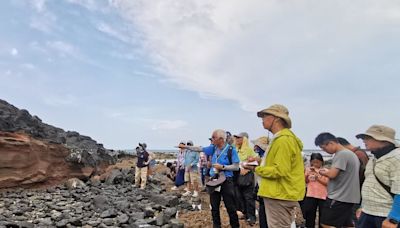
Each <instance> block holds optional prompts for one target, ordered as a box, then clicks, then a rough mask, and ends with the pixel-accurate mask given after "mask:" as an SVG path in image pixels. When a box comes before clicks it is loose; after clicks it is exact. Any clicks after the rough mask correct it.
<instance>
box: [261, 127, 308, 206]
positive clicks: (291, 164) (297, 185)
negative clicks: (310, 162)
mask: <svg viewBox="0 0 400 228" xmlns="http://www.w3.org/2000/svg"><path fill="white" fill-rule="evenodd" d="M302 149H303V143H302V142H301V141H300V139H299V138H297V136H296V135H294V134H293V132H292V131H290V130H289V129H287V128H285V129H283V130H281V131H280V132H278V133H277V134H276V135H275V137H274V139H273V140H272V142H271V144H270V147H269V150H268V154H267V155H266V156H267V157H266V158H265V162H263V164H261V165H260V166H258V167H257V168H256V170H255V172H256V174H257V175H258V176H260V177H261V182H260V186H259V190H258V195H259V196H262V197H268V198H272V199H280V200H289V201H299V200H302V199H303V198H304V195H305V188H306V186H305V177H304V163H303V158H302V155H301V151H302Z"/></svg>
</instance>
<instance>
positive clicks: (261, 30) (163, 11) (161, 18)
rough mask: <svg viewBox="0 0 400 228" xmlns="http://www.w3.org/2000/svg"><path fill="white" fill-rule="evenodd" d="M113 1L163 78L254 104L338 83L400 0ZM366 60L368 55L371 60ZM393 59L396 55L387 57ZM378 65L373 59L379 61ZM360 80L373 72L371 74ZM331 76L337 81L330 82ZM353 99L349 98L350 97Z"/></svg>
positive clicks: (386, 27) (386, 30) (385, 26)
mask: <svg viewBox="0 0 400 228" xmlns="http://www.w3.org/2000/svg"><path fill="white" fill-rule="evenodd" d="M373 2H374V1H372V0H371V1H361V0H358V1H352V2H326V1H316V0H315V1H305V0H302V1H296V2H287V1H263V0H258V1H231V0H222V1H213V0H188V1H176V0H154V1H147V0H138V1H128V0H114V1H112V2H111V3H112V5H113V6H114V7H115V8H116V9H117V10H119V12H120V13H121V14H122V16H123V17H124V18H126V20H127V21H130V22H131V23H132V24H133V25H134V27H135V28H136V29H138V31H139V32H141V33H142V38H143V43H142V45H143V47H144V48H145V49H146V51H147V52H148V53H149V54H150V55H151V58H152V60H153V61H154V63H155V65H156V66H158V67H159V69H160V70H161V71H162V72H164V74H165V75H167V77H168V80H169V81H171V82H173V83H176V84H178V85H180V86H181V87H182V88H185V89H189V90H193V91H197V92H199V93H200V94H201V95H202V96H206V97H216V98H223V99H228V100H234V101H237V102H239V104H240V105H241V107H242V108H243V109H245V110H251V111H254V110H256V109H258V108H260V107H262V106H265V104H269V103H271V102H285V103H287V102H291V103H296V102H298V103H307V102H310V103H314V102H316V103H318V104H319V103H321V102H323V100H321V97H329V96H330V95H331V93H330V92H329V91H319V92H320V93H319V95H320V96H321V97H318V96H315V95H310V91H309V89H310V87H311V88H313V87H314V86H316V87H317V88H318V87H320V86H331V87H335V88H337V90H338V92H339V91H340V92H343V94H347V93H348V94H349V95H352V96H351V97H349V100H350V99H352V98H354V99H356V96H354V95H355V94H354V93H352V92H351V91H349V90H346V89H345V88H343V87H341V85H342V81H344V80H347V78H348V75H345V74H343V73H342V72H348V73H350V72H349V71H354V69H357V70H358V69H361V67H360V66H359V64H360V62H359V61H358V60H360V59H362V58H365V57H366V56H371V57H372V56H374V54H375V53H374V52H375V50H373V49H371V48H373V47H375V46H377V45H378V46H381V45H384V44H383V43H384V42H383V43H382V42H381V41H380V40H379V38H381V37H382V34H391V35H392V36H393V37H394V38H395V37H399V34H398V33H395V34H394V32H393V30H392V29H391V26H393V25H398V24H400V17H399V15H400V13H399V11H398V10H393V9H399V6H400V2H398V1H384V2H380V3H376V4H373ZM365 61H371V62H373V59H366V60H365ZM392 61H394V60H392ZM377 67H379V66H377ZM370 74H371V75H364V79H366V78H371V79H374V78H376V76H375V75H372V74H373V73H370ZM332 77H335V79H336V80H334V81H332ZM351 102H354V101H349V103H351Z"/></svg>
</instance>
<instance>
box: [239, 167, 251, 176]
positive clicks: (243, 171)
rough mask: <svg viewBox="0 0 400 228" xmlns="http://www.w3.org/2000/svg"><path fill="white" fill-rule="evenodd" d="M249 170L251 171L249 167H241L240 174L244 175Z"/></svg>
mask: <svg viewBox="0 0 400 228" xmlns="http://www.w3.org/2000/svg"><path fill="white" fill-rule="evenodd" d="M243 168H244V167H243ZM248 172H250V170H249V169H246V168H244V169H240V175H242V176H244V175H246V174H247V173H248Z"/></svg>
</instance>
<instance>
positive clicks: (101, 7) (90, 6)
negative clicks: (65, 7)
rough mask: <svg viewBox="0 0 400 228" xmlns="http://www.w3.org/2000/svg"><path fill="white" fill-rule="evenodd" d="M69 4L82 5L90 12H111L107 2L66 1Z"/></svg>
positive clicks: (91, 0)
mask: <svg viewBox="0 0 400 228" xmlns="http://www.w3.org/2000/svg"><path fill="white" fill-rule="evenodd" d="M66 1H67V2H68V3H71V4H76V5H80V6H82V7H84V8H86V9H87V10H89V11H100V12H103V13H106V12H108V11H109V9H108V7H107V6H108V2H107V1H97V0H66ZM109 1H111V0H109Z"/></svg>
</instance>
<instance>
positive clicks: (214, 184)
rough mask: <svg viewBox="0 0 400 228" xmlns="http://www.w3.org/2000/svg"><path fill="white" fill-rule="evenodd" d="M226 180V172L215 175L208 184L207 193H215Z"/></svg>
mask: <svg viewBox="0 0 400 228" xmlns="http://www.w3.org/2000/svg"><path fill="white" fill-rule="evenodd" d="M216 177H217V178H216ZM225 180H226V177H225V173H224V172H219V173H217V174H215V175H214V177H213V178H212V179H211V180H210V181H208V182H207V183H206V187H207V192H208V193H213V192H214V191H215V189H216V188H218V187H219V186H221V185H222V183H224V181H225Z"/></svg>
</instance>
